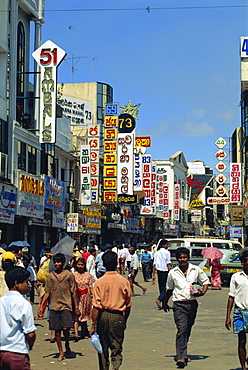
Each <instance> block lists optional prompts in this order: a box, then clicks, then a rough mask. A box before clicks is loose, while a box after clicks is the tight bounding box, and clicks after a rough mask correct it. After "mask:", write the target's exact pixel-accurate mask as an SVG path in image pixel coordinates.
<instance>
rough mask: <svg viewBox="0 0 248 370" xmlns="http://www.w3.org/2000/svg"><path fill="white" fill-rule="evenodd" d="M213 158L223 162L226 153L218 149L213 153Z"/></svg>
mask: <svg viewBox="0 0 248 370" xmlns="http://www.w3.org/2000/svg"><path fill="white" fill-rule="evenodd" d="M215 157H216V158H217V159H218V160H219V161H223V159H225V158H226V157H227V153H226V152H225V150H223V149H219V150H218V151H217V152H216V153H215Z"/></svg>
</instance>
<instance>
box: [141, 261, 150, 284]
mask: <svg viewBox="0 0 248 370" xmlns="http://www.w3.org/2000/svg"><path fill="white" fill-rule="evenodd" d="M149 270H150V264H149V262H148V263H142V272H143V278H144V281H148V279H149Z"/></svg>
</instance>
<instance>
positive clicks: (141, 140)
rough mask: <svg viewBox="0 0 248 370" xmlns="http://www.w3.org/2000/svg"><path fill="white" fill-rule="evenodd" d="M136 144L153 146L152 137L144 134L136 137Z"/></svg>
mask: <svg viewBox="0 0 248 370" xmlns="http://www.w3.org/2000/svg"><path fill="white" fill-rule="evenodd" d="M135 146H144V147H146V148H147V147H150V146H151V137H150V136H142V137H136V138H135Z"/></svg>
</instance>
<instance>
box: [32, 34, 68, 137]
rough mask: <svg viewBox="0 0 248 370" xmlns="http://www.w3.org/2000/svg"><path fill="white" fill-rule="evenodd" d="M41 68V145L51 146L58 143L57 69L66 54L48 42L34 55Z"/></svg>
mask: <svg viewBox="0 0 248 370" xmlns="http://www.w3.org/2000/svg"><path fill="white" fill-rule="evenodd" d="M32 56H33V58H34V59H35V61H36V62H37V64H38V65H39V66H40V70H41V72H40V122H39V127H40V143H46V144H51V143H55V141H56V135H55V133H56V130H55V123H56V99H57V67H58V66H59V64H60V63H61V62H62V60H63V59H64V57H65V56H66V52H65V51H64V50H63V49H61V48H60V47H58V46H57V45H56V44H54V43H53V42H52V41H50V40H48V41H46V42H45V43H44V44H43V45H41V46H40V47H39V48H38V49H36V50H35V51H34V52H33V54H32Z"/></svg>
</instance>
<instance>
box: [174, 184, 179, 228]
mask: <svg viewBox="0 0 248 370" xmlns="http://www.w3.org/2000/svg"><path fill="white" fill-rule="evenodd" d="M174 220H175V221H179V220H180V184H175V186H174Z"/></svg>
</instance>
